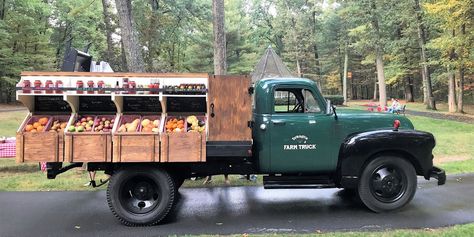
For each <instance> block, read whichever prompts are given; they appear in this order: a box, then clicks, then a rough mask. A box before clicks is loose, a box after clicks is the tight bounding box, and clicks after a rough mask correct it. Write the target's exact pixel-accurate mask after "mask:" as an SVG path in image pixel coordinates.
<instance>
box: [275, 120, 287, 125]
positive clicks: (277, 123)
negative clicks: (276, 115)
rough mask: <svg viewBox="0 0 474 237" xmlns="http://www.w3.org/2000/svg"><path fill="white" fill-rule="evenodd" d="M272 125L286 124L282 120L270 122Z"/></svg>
mask: <svg viewBox="0 0 474 237" xmlns="http://www.w3.org/2000/svg"><path fill="white" fill-rule="evenodd" d="M272 123H273V124H275V125H285V124H286V122H285V121H283V120H272Z"/></svg>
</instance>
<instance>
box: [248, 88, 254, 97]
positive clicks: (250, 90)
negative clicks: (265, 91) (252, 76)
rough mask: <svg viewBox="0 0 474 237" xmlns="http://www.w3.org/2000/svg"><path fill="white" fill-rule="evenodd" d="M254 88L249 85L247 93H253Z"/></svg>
mask: <svg viewBox="0 0 474 237" xmlns="http://www.w3.org/2000/svg"><path fill="white" fill-rule="evenodd" d="M254 90H255V88H253V86H251V87H249V89H248V92H249V95H251V94H253V92H254Z"/></svg>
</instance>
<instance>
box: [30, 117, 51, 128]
mask: <svg viewBox="0 0 474 237" xmlns="http://www.w3.org/2000/svg"><path fill="white" fill-rule="evenodd" d="M48 122H49V119H48V118H47V117H42V118H40V119H38V121H37V122H32V123H30V124H27V125H26V126H25V131H26V132H44V130H45V127H46V125H47V124H48Z"/></svg>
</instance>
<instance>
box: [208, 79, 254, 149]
mask: <svg viewBox="0 0 474 237" xmlns="http://www.w3.org/2000/svg"><path fill="white" fill-rule="evenodd" d="M249 87H250V78H249V77H247V76H212V77H210V78H209V95H208V97H209V103H208V114H211V113H212V112H214V115H215V116H214V117H212V116H209V120H208V126H209V138H208V141H251V140H252V130H251V129H250V128H249V127H248V122H249V121H250V120H251V119H252V97H251V95H250V94H249V93H248V89H249ZM212 105H214V109H212V108H211V106H212Z"/></svg>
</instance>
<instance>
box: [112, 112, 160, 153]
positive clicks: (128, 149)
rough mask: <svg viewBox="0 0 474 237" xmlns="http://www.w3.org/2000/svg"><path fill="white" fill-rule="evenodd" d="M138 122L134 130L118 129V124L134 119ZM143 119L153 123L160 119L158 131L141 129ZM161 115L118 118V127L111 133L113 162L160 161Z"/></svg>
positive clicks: (142, 127)
mask: <svg viewBox="0 0 474 237" xmlns="http://www.w3.org/2000/svg"><path fill="white" fill-rule="evenodd" d="M137 118H138V119H140V122H139V124H138V126H137V128H136V130H135V131H126V132H124V131H123V130H122V131H119V128H120V126H122V125H124V124H125V123H131V122H132V121H133V120H135V119H137ZM145 119H148V120H150V122H151V123H153V121H154V120H160V121H159V124H158V131H156V132H151V131H143V130H144V129H145V127H144V126H143V125H142V123H143V121H144V120H145ZM162 121H163V120H162V118H161V115H148V116H139V115H122V116H120V119H119V126H118V129H117V130H115V131H114V135H113V162H160V136H159V131H160V129H161V127H162ZM145 130H146V129H145Z"/></svg>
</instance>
